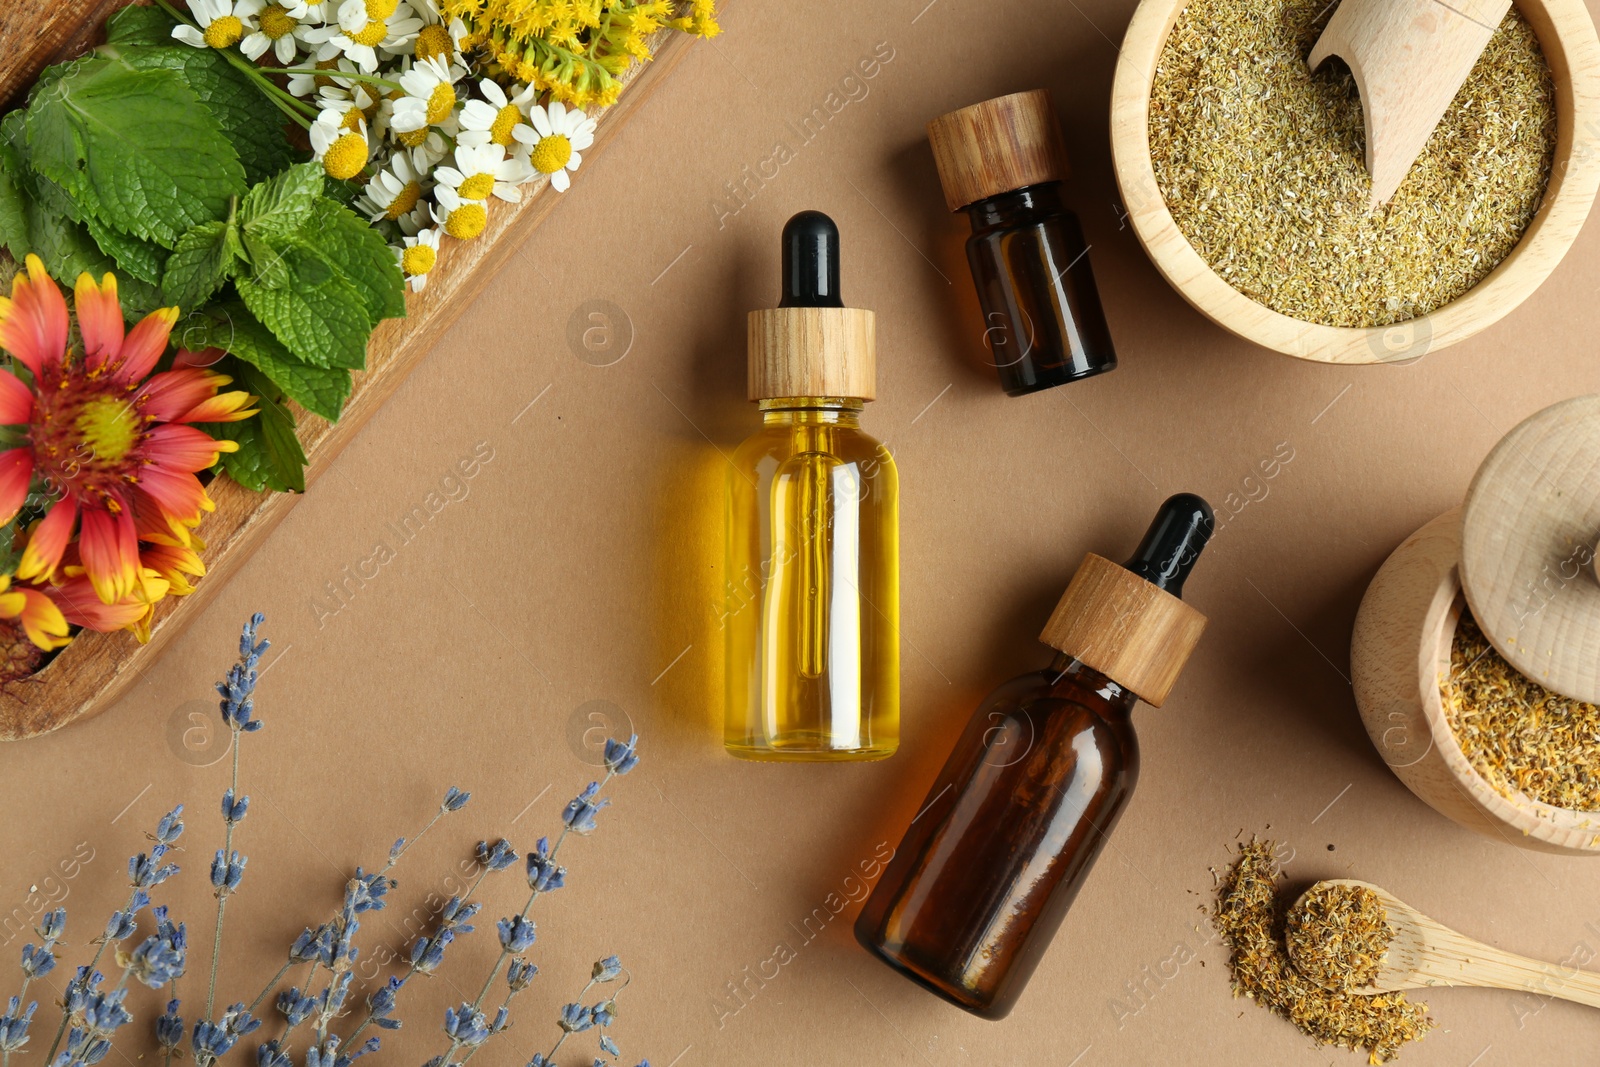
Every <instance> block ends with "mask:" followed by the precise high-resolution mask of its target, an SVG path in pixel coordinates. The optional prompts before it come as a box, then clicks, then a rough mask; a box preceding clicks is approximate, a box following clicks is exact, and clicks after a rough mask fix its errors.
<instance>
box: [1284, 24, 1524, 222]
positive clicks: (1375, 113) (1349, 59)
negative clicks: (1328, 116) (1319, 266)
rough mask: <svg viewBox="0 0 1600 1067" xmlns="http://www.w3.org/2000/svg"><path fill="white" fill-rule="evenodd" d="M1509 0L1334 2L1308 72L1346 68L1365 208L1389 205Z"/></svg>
mask: <svg viewBox="0 0 1600 1067" xmlns="http://www.w3.org/2000/svg"><path fill="white" fill-rule="evenodd" d="M1510 7H1511V0H1449V3H1448V4H1446V3H1445V2H1444V0H1342V2H1341V3H1340V4H1339V9H1338V10H1337V11H1335V12H1334V13H1333V17H1332V18H1330V19H1329V20H1328V25H1327V27H1326V28H1325V29H1324V30H1323V31H1322V36H1321V37H1319V38H1318V39H1317V44H1316V47H1315V48H1313V49H1312V50H1311V60H1310V62H1311V69H1312V70H1316V69H1317V68H1318V67H1319V66H1321V65H1322V61H1323V60H1325V59H1327V58H1328V57H1329V56H1335V55H1336V56H1339V57H1340V58H1342V59H1343V60H1344V61H1345V63H1347V64H1349V66H1350V72H1351V73H1352V74H1354V75H1355V79H1356V88H1357V89H1358V90H1359V91H1360V93H1361V112H1362V120H1363V124H1364V125H1365V127H1366V132H1367V173H1368V174H1370V175H1371V176H1372V201H1371V203H1372V206H1373V207H1377V206H1378V205H1380V204H1386V203H1388V202H1389V198H1390V197H1392V196H1394V193H1395V190H1396V189H1398V188H1399V187H1400V182H1401V180H1402V179H1404V178H1405V176H1406V174H1407V172H1409V171H1410V170H1411V165H1412V164H1413V163H1415V162H1416V161H1417V156H1419V155H1421V154H1422V148H1423V146H1424V145H1426V144H1427V143H1428V138H1429V136H1431V135H1432V133H1433V128H1434V127H1435V126H1437V125H1439V120H1440V119H1441V118H1443V117H1444V113H1445V109H1446V108H1448V107H1449V106H1450V101H1451V100H1453V99H1455V95H1456V92H1457V91H1458V90H1459V89H1460V88H1461V83H1462V82H1464V81H1466V80H1467V75H1468V74H1470V73H1471V72H1472V65H1473V64H1474V63H1476V62H1477V61H1478V56H1479V55H1480V54H1482V52H1483V49H1484V46H1485V45H1487V44H1488V43H1489V38H1490V37H1492V36H1494V31H1495V28H1496V27H1498V26H1499V25H1500V20H1501V19H1503V18H1505V15H1506V11H1507V10H1509V9H1510Z"/></svg>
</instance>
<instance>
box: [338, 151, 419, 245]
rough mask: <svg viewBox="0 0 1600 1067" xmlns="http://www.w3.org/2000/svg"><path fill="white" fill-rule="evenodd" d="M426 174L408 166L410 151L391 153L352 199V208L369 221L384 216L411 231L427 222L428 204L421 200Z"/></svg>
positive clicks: (415, 230)
mask: <svg viewBox="0 0 1600 1067" xmlns="http://www.w3.org/2000/svg"><path fill="white" fill-rule="evenodd" d="M429 184H430V183H429V182H428V180H427V173H426V172H425V171H418V170H417V169H416V168H415V167H413V166H412V165H411V153H410V152H408V151H406V150H404V149H402V150H400V151H397V152H395V153H394V154H393V155H392V156H390V157H389V159H388V160H387V161H386V162H385V163H384V165H383V166H382V167H381V168H380V169H379V170H378V173H377V174H375V175H373V177H372V180H371V181H369V182H368V183H367V188H366V191H365V192H364V193H362V194H361V195H360V196H358V197H357V198H356V202H355V206H356V210H358V211H361V212H364V213H365V214H366V216H367V217H368V218H369V219H371V220H372V221H373V222H378V221H380V220H382V219H388V220H389V221H390V222H393V223H397V224H398V225H399V227H400V229H401V230H402V231H403V232H405V233H408V234H414V233H416V232H417V231H418V230H420V229H422V227H423V225H424V224H426V223H427V221H428V206H427V204H425V203H423V202H422V198H423V194H424V193H426V192H427V191H428V185H429Z"/></svg>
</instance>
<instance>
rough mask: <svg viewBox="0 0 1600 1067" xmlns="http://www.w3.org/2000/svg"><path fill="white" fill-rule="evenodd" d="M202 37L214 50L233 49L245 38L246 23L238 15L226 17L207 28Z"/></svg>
mask: <svg viewBox="0 0 1600 1067" xmlns="http://www.w3.org/2000/svg"><path fill="white" fill-rule="evenodd" d="M201 36H203V37H204V38H205V41H206V44H208V45H210V46H211V47H212V48H232V47H233V46H234V45H236V44H238V43H239V39H240V38H241V37H243V36H244V23H242V22H240V21H239V16H237V15H224V16H222V17H221V18H220V19H216V20H214V21H213V22H212V23H211V25H209V26H207V27H206V32H205V33H204V34H202V35H201Z"/></svg>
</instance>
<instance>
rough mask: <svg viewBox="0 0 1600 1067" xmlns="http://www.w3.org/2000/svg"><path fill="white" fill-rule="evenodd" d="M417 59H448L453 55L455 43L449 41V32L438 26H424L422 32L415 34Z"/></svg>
mask: <svg viewBox="0 0 1600 1067" xmlns="http://www.w3.org/2000/svg"><path fill="white" fill-rule="evenodd" d="M416 51H417V58H418V59H433V58H434V57H435V56H438V57H441V58H444V59H449V58H450V57H451V56H452V55H454V54H455V51H456V47H455V42H453V41H451V40H450V31H449V30H447V29H445V28H444V27H443V26H440V25H437V24H435V25H432V26H424V27H422V32H421V33H419V34H417V44H416Z"/></svg>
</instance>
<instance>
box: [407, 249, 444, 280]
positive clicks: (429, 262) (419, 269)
mask: <svg viewBox="0 0 1600 1067" xmlns="http://www.w3.org/2000/svg"><path fill="white" fill-rule="evenodd" d="M437 258H438V256H437V255H436V254H435V253H434V251H433V249H431V248H429V247H428V246H427V245H412V246H411V247H410V248H408V249H406V251H405V254H404V255H402V256H401V257H400V269H401V270H403V271H405V272H406V273H407V274H409V275H412V276H413V277H415V276H416V275H418V274H426V273H428V272H429V271H430V270H432V269H433V261H434V260H435V259H437Z"/></svg>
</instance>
